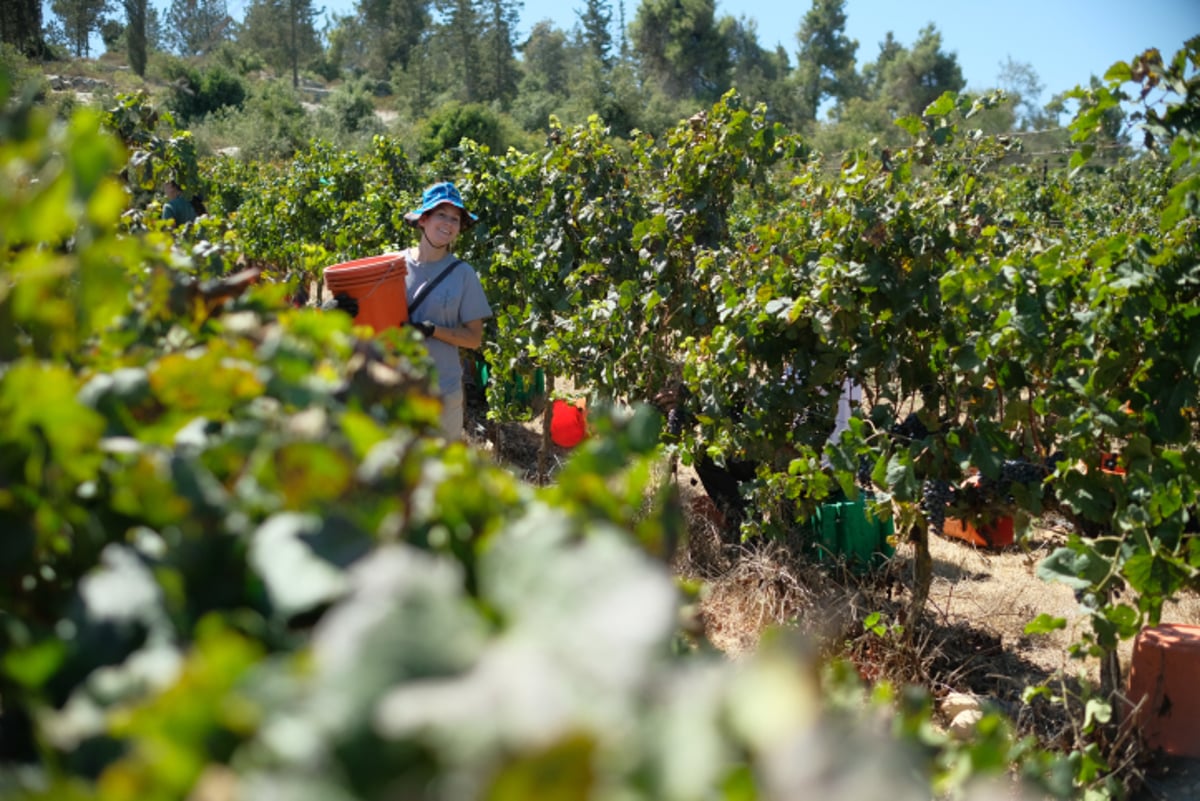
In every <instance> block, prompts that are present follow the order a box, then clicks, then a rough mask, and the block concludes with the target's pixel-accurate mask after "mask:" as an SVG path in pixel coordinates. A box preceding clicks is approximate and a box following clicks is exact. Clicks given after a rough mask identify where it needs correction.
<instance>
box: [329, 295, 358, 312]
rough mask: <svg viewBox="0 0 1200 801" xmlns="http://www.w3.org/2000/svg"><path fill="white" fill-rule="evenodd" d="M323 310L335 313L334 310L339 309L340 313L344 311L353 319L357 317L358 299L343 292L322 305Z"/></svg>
mask: <svg viewBox="0 0 1200 801" xmlns="http://www.w3.org/2000/svg"><path fill="white" fill-rule="evenodd" d="M321 308H322V309H323V310H325V311H333V310H334V309H337V310H338V311H344V312H345V313H346V314H348V315H350V316H351V317H357V316H358V298H356V297H354V296H353V295H350V294H348V293H346V292H341V293H338V294H337V295H334V296H333V297H332V298H329V299H328V300H326V301H325V302H324V303H322V304H321Z"/></svg>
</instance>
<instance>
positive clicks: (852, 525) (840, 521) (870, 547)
mask: <svg viewBox="0 0 1200 801" xmlns="http://www.w3.org/2000/svg"><path fill="white" fill-rule="evenodd" d="M866 500H867V499H866V498H864V497H862V496H859V498H858V499H857V500H853V501H850V500H845V499H843V500H839V501H834V502H832V503H826V504H822V505H821V506H820V507H818V509H817V512H816V514H814V515H813V516H812V517H811V518H810V519H809V526H810V529H811V534H812V536H811V539H810V541H809V545H810V548H811V550H812V552H813V554H814V556H815V558H816V560H817V561H818V562H822V563H841V562H844V563H845V564H846V565H847V566H848V567H849V568H850V569H851V570H854V571H855V572H858V573H863V572H866V571H868V570H873V569H875V568H878V567H880V566H882V565H883V564H885V563H886V562H887V561H888V560H889V559H891V558H892V556H894V555H895V553H896V549H895V546H894V545H892V541H891V538H892V537H893V535H894V534H895V532H896V527H895V524H894V523H893V521H892V520H890V519H888V520H884V519H882V518H879V517H874V516H872V515H871V514H870V511H869V510H868V509H867V503H866Z"/></svg>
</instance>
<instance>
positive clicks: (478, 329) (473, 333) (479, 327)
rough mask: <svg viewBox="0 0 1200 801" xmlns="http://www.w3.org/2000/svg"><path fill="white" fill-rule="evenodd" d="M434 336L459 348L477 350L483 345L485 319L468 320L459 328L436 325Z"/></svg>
mask: <svg viewBox="0 0 1200 801" xmlns="http://www.w3.org/2000/svg"><path fill="white" fill-rule="evenodd" d="M433 338H434V339H439V340H441V341H442V342H445V343H446V344H448V345H454V346H455V347H458V348H467V349H468V350H476V349H478V348H479V347H480V346H481V345H483V320H468V321H467V322H465V323H463V324H462V325H461V326H459V327H457V328H450V327H448V326H442V325H435V326H434V327H433Z"/></svg>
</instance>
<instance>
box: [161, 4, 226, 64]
mask: <svg viewBox="0 0 1200 801" xmlns="http://www.w3.org/2000/svg"><path fill="white" fill-rule="evenodd" d="M165 27H166V31H165V36H164V38H165V40H166V43H167V44H168V45H169V46H170V47H171V48H172V49H173V50H174V51H175V52H176V53H178V54H179V55H181V56H202V55H204V54H205V53H209V52H211V51H212V50H213V49H214V48H215V47H216V46H217V45H218V44H220V43H221V42H223V41H228V40H229V38H230V35H231V34H232V31H233V20H232V19H230V17H229V10H228V7H227V6H226V3H225V0H171V7H170V10H169V11H168V12H167V19H166V26H165Z"/></svg>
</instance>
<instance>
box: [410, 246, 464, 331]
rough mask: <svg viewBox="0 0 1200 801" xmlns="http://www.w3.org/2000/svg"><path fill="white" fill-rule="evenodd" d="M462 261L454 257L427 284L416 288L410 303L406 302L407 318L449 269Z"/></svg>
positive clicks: (414, 312) (411, 316)
mask: <svg viewBox="0 0 1200 801" xmlns="http://www.w3.org/2000/svg"><path fill="white" fill-rule="evenodd" d="M462 261H463V260H462V259H455V260H454V261H452V262H450V263H449V264H447V265H446V269H444V270H442V271H441V272H440V273H438V274H437V276H436V277H435V278H434V279H433V280H432V281H430V282H429V283H428V284H424V285H423V286H422V287H421V288H420V289H418V290H417V294H415V295H413V299H412V303H410V304H408V319H410V320H411V319H413V315H414V314H416V313H417V309H418V308H420V306H421V304H422V303H424V302H425V298H427V297H429V293H430V292H432V291H433V290H435V289H437V285H438V284H440V283H442V280H443V279H444V278H445V277H446V276H447V275H449V274H450V271H451V270H453V269H454V268H455V267H457V266H458V265H460V264H462Z"/></svg>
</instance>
